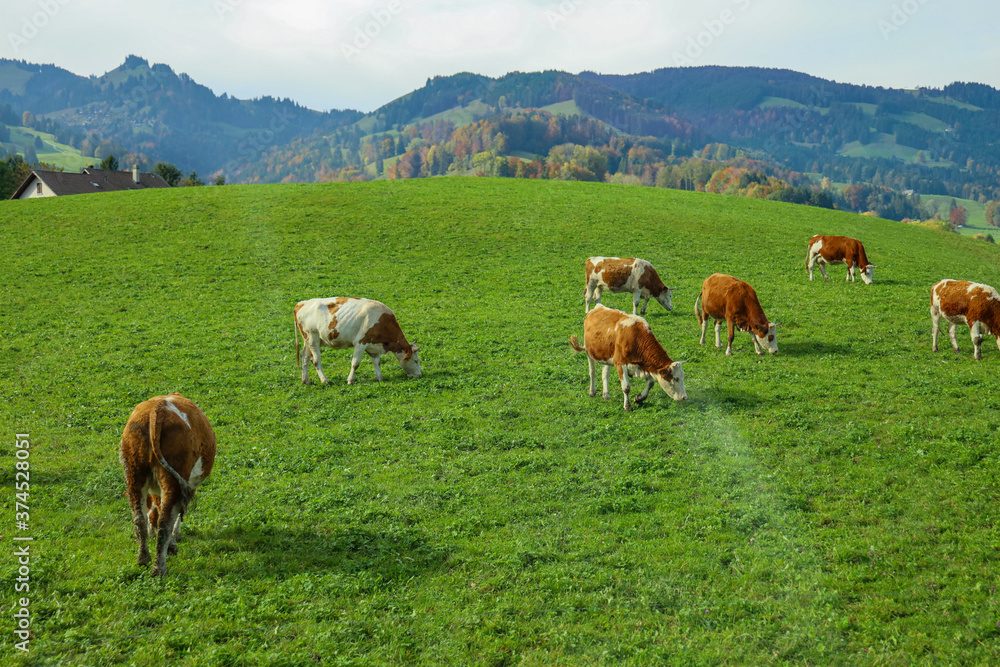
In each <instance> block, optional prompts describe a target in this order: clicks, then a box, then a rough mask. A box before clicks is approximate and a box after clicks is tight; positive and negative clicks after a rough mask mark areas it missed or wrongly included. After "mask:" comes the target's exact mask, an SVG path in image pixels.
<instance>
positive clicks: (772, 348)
mask: <svg viewBox="0 0 1000 667" xmlns="http://www.w3.org/2000/svg"><path fill="white" fill-rule="evenodd" d="M777 328H778V325H777V324H775V323H774V322H768V323H767V331H766V332H765V333H764V335H760V334H758V333H757V332H756V331H754V332H752V333H753V335H754V337H755V338H756V339H757V344H758V345H760V347H761V351H760V352H758V353H757V354H759V355H761V356H763V354H764V350H767V351H768V352H770V353H771V354H777V353H778V334H777Z"/></svg>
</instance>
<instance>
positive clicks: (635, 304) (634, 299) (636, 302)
mask: <svg viewBox="0 0 1000 667" xmlns="http://www.w3.org/2000/svg"><path fill="white" fill-rule="evenodd" d="M640 301H642V297H641V296H639V293H638V292H633V293H632V314H633V315H638V314H639V302H640ZM642 314H643V315H645V314H646V307H645V306H643V307H642Z"/></svg>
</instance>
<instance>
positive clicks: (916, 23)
mask: <svg viewBox="0 0 1000 667" xmlns="http://www.w3.org/2000/svg"><path fill="white" fill-rule="evenodd" d="M0 26H3V32H4V33H5V34H4V35H3V38H2V40H0V57H6V58H16V59H22V60H27V61H29V62H33V63H54V64H56V65H59V66H60V67H64V68H66V69H68V70H70V71H72V72H74V73H77V74H83V75H90V74H98V75H99V74H103V73H104V72H106V71H108V70H111V69H114V68H115V67H117V66H118V65H120V64H121V63H122V61H123V60H124V59H125V57H126V56H127V55H129V54H136V55H139V56H142V57H144V58H146V59H148V60H149V61H150V62H152V63H160V62H162V63H166V64H168V65H170V66H171V67H172V68H173V69H174V70H175V71H177V72H185V73H187V74H188V75H190V76H191V77H192V78H193V79H194V80H196V81H198V82H199V83H202V84H204V85H206V86H208V87H210V88H212V89H213V90H214V91H215V92H216V93H218V94H222V93H224V92H226V93H229V94H230V95H233V96H236V97H240V98H247V97H258V96H262V95H273V96H276V97H290V98H292V99H294V100H296V101H298V102H300V103H301V104H304V105H306V106H308V107H311V108H314V109H321V110H326V109H330V108H354V109H360V110H362V111H370V110H372V109H374V108H376V107H378V106H381V105H382V104H384V103H386V102H389V101H391V100H393V99H395V98H396V97H399V96H400V95H403V94H405V93H407V92H409V91H411V90H413V89H415V88H418V87H420V86H422V85H423V84H424V82H425V81H426V80H427V78H428V77H431V76H435V75H448V74H454V73H456V72H462V71H472V72H477V73H481V74H486V75H490V76H496V75H500V74H504V73H507V72H510V71H513V70H520V71H536V70H543V69H560V70H565V71H569V72H573V73H577V72H580V71H583V70H594V71H598V72H604V73H623V74H624V73H634V72H641V71H647V70H652V69H657V68H660V67H670V66H675V65H741V66H761V67H780V68H788V69H794V70H798V71H801V72H806V73H809V74H813V75H816V76H820V77H823V78H827V79H833V80H836V81H841V82H848V83H859V84H871V85H882V86H891V87H897V88H912V87H916V86H935V87H940V86H943V85H945V84H948V83H951V82H952V81H978V82H981V83H988V84H990V85H992V86H996V87H1000V40H998V39H997V27H998V26H1000V2H997V1H996V0H989V1H987V0H950V1H947V2H946V1H945V0H827V1H826V2H810V1H809V0H702V1H699V2H693V1H692V0H664V1H661V2H651V1H647V0H608V1H601V0H564V1H563V2H547V1H544V0H506V1H501V2H484V1H481V0H336V1H333V0H331V1H321V0H294V1H293V0H169V1H167V0H129V1H125V0H4V1H3V2H2V3H0ZM366 33H367V34H366Z"/></svg>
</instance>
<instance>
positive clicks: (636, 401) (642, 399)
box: [632, 396, 646, 405]
mask: <svg viewBox="0 0 1000 667" xmlns="http://www.w3.org/2000/svg"><path fill="white" fill-rule="evenodd" d="M645 400H646V399H644V398H642V397H641V396H636V397H635V398H633V399H632V402H633V403H635V404H636V405H642V402H643V401H645Z"/></svg>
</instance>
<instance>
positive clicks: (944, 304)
mask: <svg viewBox="0 0 1000 667" xmlns="http://www.w3.org/2000/svg"><path fill="white" fill-rule="evenodd" d="M941 318H944V319H946V320H947V321H948V337H949V338H951V347H952V348H953V349H954V350H955V351H956V352H958V340H957V339H956V338H955V333H956V330H957V329H958V325H959V324H965V325H967V326H968V327H969V333H970V334H971V336H972V346H973V349H974V352H973V357H974V358H975V359H976V361H979V360H980V359H982V358H983V337H984V336H985V335H986V334H987V333H989V334H991V335H993V336H996V337H997V348H1000V294H998V293H997V291H996V290H995V289H993V288H992V287H990V286H989V285H983V284H982V283H970V282H969V281H967V280H942V281H941V282H939V283H937V284H936V285H934V287H932V288H931V340H932V346H931V349H933V350H934V351H935V352H937V351H938V333H939V332H940V330H941Z"/></svg>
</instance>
